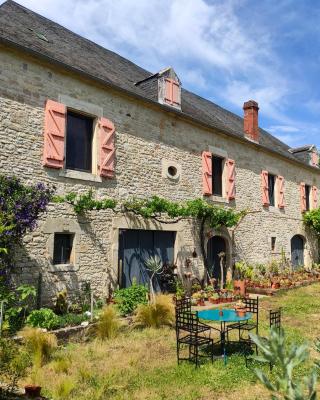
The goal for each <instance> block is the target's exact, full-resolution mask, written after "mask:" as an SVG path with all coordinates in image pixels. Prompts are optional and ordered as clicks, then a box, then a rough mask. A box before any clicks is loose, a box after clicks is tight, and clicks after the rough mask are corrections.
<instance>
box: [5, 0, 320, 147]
mask: <svg viewBox="0 0 320 400" xmlns="http://www.w3.org/2000/svg"><path fill="white" fill-rule="evenodd" d="M18 2H19V3H20V4H22V5H24V6H26V7H28V8H30V9H32V10H34V11H36V12H39V13H40V14H42V15H44V16H46V17H48V18H50V19H52V20H54V21H56V22H58V23H60V24H62V25H64V26H66V27H67V28H69V29H71V30H72V31H74V32H76V33H78V34H80V35H82V36H85V37H87V38H89V39H91V40H93V41H94V42H96V43H99V44H100V45H102V46H104V47H106V48H108V49H111V50H113V51H115V52H117V53H119V54H121V55H122V56H124V57H126V58H128V59H130V60H131V61H133V62H135V63H137V64H138V65H140V66H142V67H144V68H146V69H147V70H149V71H151V72H157V71H159V70H160V69H162V68H163V67H165V66H169V65H170V66H173V67H174V69H175V70H176V72H177V73H178V75H179V77H180V79H181V81H182V84H183V86H184V87H185V88H187V89H189V90H192V91H193V92H195V93H197V94H199V95H201V96H203V97H205V98H208V99H210V100H212V101H213V102H215V103H217V104H219V105H221V106H223V107H225V108H227V109H229V110H231V111H233V112H235V113H237V114H239V115H242V105H243V102H244V101H246V100H249V99H254V100H256V101H258V102H259V106H260V114H259V115H260V117H259V118H260V126H261V127H263V128H265V129H267V130H268V131H269V132H271V133H273V134H274V135H275V136H277V137H279V138H280V139H281V140H283V141H284V142H286V143H288V144H289V145H290V146H293V147H295V146H299V145H303V144H309V143H315V144H317V145H318V146H319V147H320V124H319V123H320V87H319V78H318V76H319V66H320V1H311V0H266V1H263V2H262V1H256V0H255V1H253V0H242V1H240V0H238V1H235V0H234V1H233V0H223V1H220V0H219V1H214V0H207V1H205V0H161V1H159V0H135V1H131V0H116V1H115V0H73V1H66V0H41V1H39V0H18ZM0 3H3V1H2V0H0Z"/></svg>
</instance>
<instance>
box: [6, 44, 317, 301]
mask: <svg viewBox="0 0 320 400" xmlns="http://www.w3.org/2000/svg"><path fill="white" fill-rule="evenodd" d="M0 54H1V55H0V144H1V151H0V170H1V173H2V174H15V175H17V176H19V177H20V178H21V179H22V180H23V181H24V182H26V183H28V182H29V183H30V182H38V181H42V182H47V183H50V184H53V185H55V186H56V188H57V194H61V195H62V194H66V193H68V192H70V191H76V192H78V193H81V192H87V191H88V189H89V188H92V189H94V191H95V193H96V196H97V198H103V197H110V198H116V199H125V198H127V197H132V196H137V197H143V198H144V197H149V196H151V195H154V194H156V195H159V196H163V197H166V198H168V199H172V200H187V199H192V198H196V197H201V196H202V164H201V152H202V151H205V150H206V151H208V150H209V151H212V152H214V153H218V155H219V153H220V154H221V155H222V156H223V157H225V158H231V159H233V160H235V165H236V198H235V200H232V201H230V203H228V201H227V200H226V199H225V198H224V197H223V198H220V197H214V196H212V197H211V199H212V201H213V202H215V203H217V204H221V205H229V206H232V207H236V209H238V210H243V209H247V210H248V211H249V214H248V215H247V216H246V217H245V218H244V219H243V220H242V222H241V223H240V224H239V226H237V227H236V228H235V229H232V230H229V231H221V232H208V237H209V236H210V235H211V236H212V235H215V234H218V235H222V236H223V237H224V238H225V239H226V242H227V261H228V263H229V264H231V263H232V262H234V260H235V259H244V260H247V261H248V262H251V263H265V262H268V261H270V259H271V258H273V257H274V258H278V257H280V253H281V252H282V251H284V252H285V254H286V257H288V258H290V253H291V248H290V243H291V238H292V237H293V236H294V235H297V234H299V235H301V236H303V238H304V246H305V248H304V256H305V264H306V265H310V263H311V262H312V261H317V254H318V249H317V242H316V240H315V238H314V237H312V235H311V234H310V233H308V232H306V231H305V228H304V226H303V223H302V218H301V211H300V192H299V185H300V183H301V182H305V183H307V184H309V185H315V186H317V187H320V182H319V176H320V175H319V171H318V169H317V168H311V167H308V166H303V165H302V164H299V163H298V162H295V161H292V160H290V159H286V158H285V157H282V156H280V155H276V154H275V153H272V152H270V151H268V150H267V149H264V148H262V147H261V146H259V145H257V144H255V143H253V142H250V141H245V140H240V139H237V138H235V137H232V136H228V135H226V134H223V133H222V132H219V131H216V130H213V129H208V128H205V127H203V126H201V125H200V124H196V123H191V122H190V121H188V120H187V119H186V118H184V117H183V115H181V116H178V115H176V114H173V113H170V110H168V111H165V110H163V109H161V108H159V107H157V105H156V104H155V105H153V104H151V103H150V102H143V100H137V99H135V98H133V97H132V98H131V97H130V96H126V95H124V94H123V93H121V92H117V91H116V90H114V89H110V88H108V87H104V86H102V85H101V86H99V85H98V84H97V83H94V82H92V81H89V80H85V79H83V78H81V76H80V75H79V76H77V75H76V74H71V73H69V72H67V71H65V70H63V69H62V68H61V69H59V68H58V67H52V65H50V64H46V63H44V62H40V61H39V60H37V59H35V58H32V57H30V56H26V55H25V54H23V53H22V52H17V51H14V50H11V49H9V48H6V47H4V46H3V45H1V46H0ZM46 99H52V100H55V101H60V102H62V101H64V102H65V103H68V102H70V104H73V108H77V109H79V111H87V110H91V111H90V113H92V114H93V115H96V116H97V117H99V116H101V115H103V116H104V117H106V118H108V119H110V120H111V121H112V122H113V123H114V125H115V128H116V139H115V145H116V167H115V177H114V179H104V178H100V177H98V176H94V175H91V174H81V173H80V174H79V173H76V172H74V171H71V172H70V171H60V170H54V169H49V168H44V167H43V166H42V152H43V123H44V102H45V100H46ZM67 106H68V104H67ZM239 108H240V107H239ZM100 114H101V115H100ZM168 165H173V166H175V167H176V168H177V171H178V177H176V179H170V177H168V175H167V174H166V167H167V166H168ZM261 170H267V171H269V172H270V173H272V174H275V175H282V176H283V177H284V179H285V207H284V209H279V208H277V207H268V208H264V207H263V206H262V203H261V176H260V174H261ZM224 190H225V189H224ZM89 214H90V215H89V216H88V218H83V217H77V216H76V215H75V213H74V212H73V209H72V208H71V207H70V206H68V205H67V204H50V206H49V209H48V212H47V214H46V215H44V216H43V217H42V218H41V220H40V221H39V225H38V228H37V229H36V231H35V232H33V233H32V234H29V235H27V236H26V237H25V240H24V245H23V247H22V248H21V249H19V250H18V251H17V256H16V270H15V272H16V279H17V280H19V281H23V282H29V283H33V284H35V282H36V279H37V277H38V274H39V272H41V273H42V276H43V291H42V295H43V301H44V302H49V301H50V300H51V299H52V298H53V297H54V296H55V294H56V292H57V291H59V290H62V289H63V288H64V287H67V288H68V290H69V292H72V291H76V290H77V289H78V288H79V287H80V285H81V283H82V282H85V281H90V282H91V286H92V287H93V288H94V291H95V293H96V294H97V295H98V296H106V295H107V294H108V292H109V290H110V288H113V287H115V286H116V285H117V281H118V276H117V275H118V247H119V239H118V238H119V229H120V228H130V229H132V228H138V229H143V228H145V229H163V230H174V231H176V232H177V237H176V241H175V250H174V251H175V260H176V261H177V263H178V265H179V268H180V270H183V268H184V264H185V260H186V258H188V257H190V258H191V261H192V269H193V271H194V273H195V274H197V275H199V276H201V274H202V271H203V266H202V260H201V256H200V249H199V243H198V240H197V238H196V235H195V228H194V227H193V226H192V224H191V222H188V221H183V222H179V223H178V224H174V225H172V226H167V225H163V226H161V225H159V224H156V223H154V222H150V221H141V220H132V219H129V218H128V217H125V216H122V217H119V216H114V214H113V213H112V212H111V211H98V212H94V211H93V212H90V213H89ZM61 231H70V232H73V233H74V234H75V242H74V251H75V258H74V263H73V265H59V266H54V265H52V253H53V244H52V241H53V234H54V232H61ZM271 237H275V238H276V242H275V248H274V250H273V251H272V250H271ZM194 249H196V250H197V253H198V257H197V258H192V257H191V254H192V252H193V250H194Z"/></svg>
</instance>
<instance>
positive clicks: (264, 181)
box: [261, 171, 270, 206]
mask: <svg viewBox="0 0 320 400" xmlns="http://www.w3.org/2000/svg"><path fill="white" fill-rule="evenodd" d="M268 175H269V174H268V171H261V190H262V204H263V205H264V206H269V205H270V200H269V184H268Z"/></svg>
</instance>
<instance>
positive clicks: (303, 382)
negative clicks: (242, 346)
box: [250, 329, 317, 400]
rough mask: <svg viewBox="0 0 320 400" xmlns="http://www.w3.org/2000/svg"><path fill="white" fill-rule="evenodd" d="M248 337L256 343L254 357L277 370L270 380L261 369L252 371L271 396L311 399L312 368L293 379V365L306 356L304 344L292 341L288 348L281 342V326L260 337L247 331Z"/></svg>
mask: <svg viewBox="0 0 320 400" xmlns="http://www.w3.org/2000/svg"><path fill="white" fill-rule="evenodd" d="M250 337H251V339H252V340H253V341H254V343H255V344H256V345H257V346H258V349H259V354H260V355H259V356H257V357H255V359H256V360H257V361H260V362H264V363H271V364H272V365H276V366H277V368H278V373H277V375H276V377H275V380H274V381H272V380H271V379H270V378H269V377H267V375H266V374H265V373H264V372H262V371H261V370H258V369H256V370H255V372H256V375H257V377H258V378H259V380H260V381H261V382H262V383H263V385H264V386H265V387H266V388H267V389H268V390H269V391H270V392H271V398H272V399H273V400H277V399H279V400H280V399H284V400H315V399H316V379H317V376H316V373H315V371H312V373H311V374H310V376H308V377H304V378H303V379H297V378H296V377H295V376H294V369H295V368H296V367H298V366H299V365H301V364H303V363H304V362H305V361H306V360H307V359H308V357H309V352H308V347H307V345H306V344H302V345H296V344H292V345H291V346H290V347H289V348H288V347H287V346H286V343H285V335H284V332H283V330H281V331H280V333H279V332H278V330H277V329H272V330H271V333H270V338H263V337H259V336H257V335H254V334H251V335H250Z"/></svg>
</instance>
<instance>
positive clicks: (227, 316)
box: [198, 309, 252, 322]
mask: <svg viewBox="0 0 320 400" xmlns="http://www.w3.org/2000/svg"><path fill="white" fill-rule="evenodd" d="M222 312H223V315H219V313H220V310H217V309H213V310H203V311H198V317H199V318H200V319H204V320H207V321H216V322H239V321H247V320H248V319H250V318H251V317H252V314H251V313H249V312H247V313H246V315H245V316H244V317H239V316H238V315H237V313H236V311H235V310H227V309H226V310H222Z"/></svg>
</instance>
